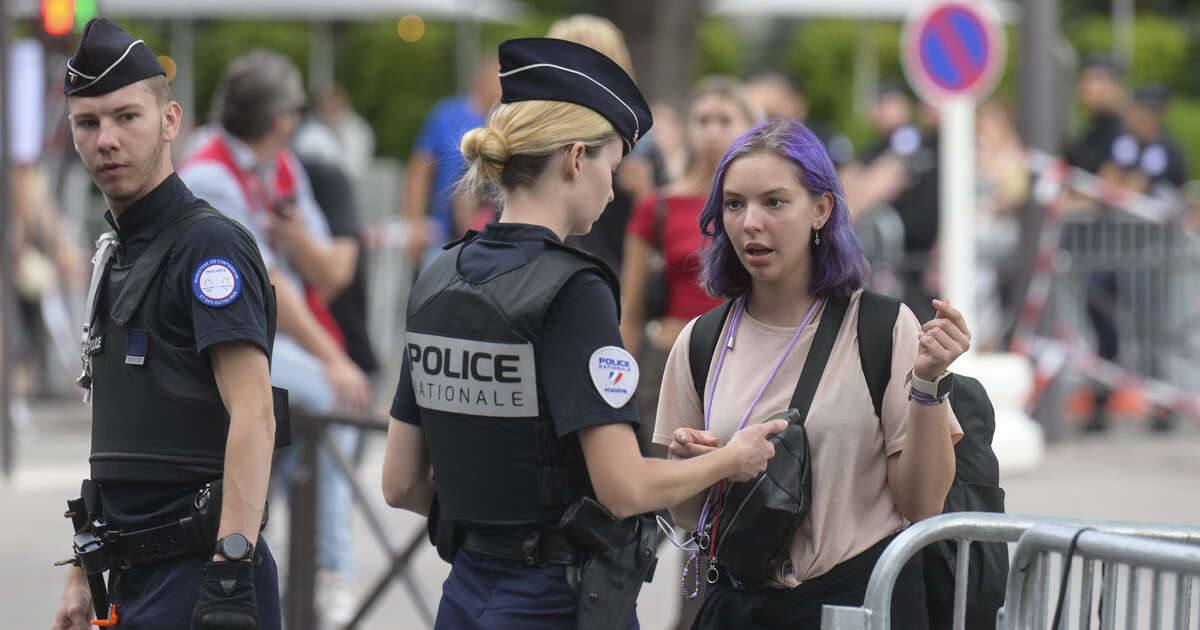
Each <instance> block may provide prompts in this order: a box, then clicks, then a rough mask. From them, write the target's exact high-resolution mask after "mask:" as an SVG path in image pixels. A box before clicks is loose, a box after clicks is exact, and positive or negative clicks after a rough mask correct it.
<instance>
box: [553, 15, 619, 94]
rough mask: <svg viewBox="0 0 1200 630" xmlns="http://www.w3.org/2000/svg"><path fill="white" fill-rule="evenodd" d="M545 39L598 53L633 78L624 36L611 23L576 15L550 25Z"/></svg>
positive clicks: (591, 16) (592, 16)
mask: <svg viewBox="0 0 1200 630" xmlns="http://www.w3.org/2000/svg"><path fill="white" fill-rule="evenodd" d="M546 37H551V38H554V39H565V40H567V41H569V42H575V43H576V44H583V45H584V46H587V47H588V48H591V49H593V50H596V51H599V52H601V53H603V54H604V56H605V57H608V58H609V59H612V60H613V61H614V62H616V64H617V65H618V66H621V69H622V70H624V71H625V74H628V75H629V78H631V79H632V78H634V76H633V58H632V57H631V56H630V54H629V47H628V46H626V45H625V36H624V35H622V34H621V29H619V28H617V26H616V25H615V24H613V23H612V22H610V21H608V20H606V19H604V18H602V17H596V16H594V15H587V14H583V13H580V14H577V15H572V16H571V17H567V18H563V19H561V20H558V21H556V22H555V23H554V24H551V25H550V31H549V32H548V33H546Z"/></svg>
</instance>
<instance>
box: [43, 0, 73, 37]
mask: <svg viewBox="0 0 1200 630" xmlns="http://www.w3.org/2000/svg"><path fill="white" fill-rule="evenodd" d="M73 28H75V0H42V29H44V30H45V31H46V34H47V35H66V34H67V33H70V32H71V29H73Z"/></svg>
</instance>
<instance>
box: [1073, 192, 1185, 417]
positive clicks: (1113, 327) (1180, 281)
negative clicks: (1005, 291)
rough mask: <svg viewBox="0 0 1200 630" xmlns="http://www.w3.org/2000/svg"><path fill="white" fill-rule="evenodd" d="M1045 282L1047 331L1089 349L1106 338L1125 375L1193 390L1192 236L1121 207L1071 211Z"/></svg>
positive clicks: (1097, 345)
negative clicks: (1051, 325)
mask: <svg viewBox="0 0 1200 630" xmlns="http://www.w3.org/2000/svg"><path fill="white" fill-rule="evenodd" d="M1052 282H1053V286H1054V287H1055V288H1054V291H1053V292H1052V293H1051V302H1052V309H1051V310H1052V312H1053V313H1054V314H1055V316H1056V320H1057V325H1056V326H1055V328H1056V330H1055V331H1054V332H1053V334H1054V336H1056V337H1058V338H1060V339H1065V340H1068V341H1071V340H1077V341H1080V342H1083V343H1085V344H1087V345H1089V346H1091V347H1093V348H1097V347H1099V345H1100V343H1101V336H1102V335H1106V334H1107V335H1111V336H1114V337H1115V345H1116V347H1115V348H1114V349H1115V350H1116V351H1117V355H1116V358H1115V363H1116V364H1117V365H1119V366H1120V367H1122V368H1124V369H1125V370H1126V371H1128V372H1129V373H1132V374H1136V375H1138V376H1139V377H1142V378H1148V379H1153V380H1156V381H1160V382H1162V383H1164V384H1167V385H1170V386H1174V387H1176V388H1179V389H1182V390H1183V391H1196V390H1197V389H1198V388H1200V373H1197V371H1196V370H1195V366H1196V362H1197V361H1198V360H1200V327H1198V326H1197V325H1196V324H1198V323H1200V309H1197V305H1198V304H1200V236H1198V235H1196V234H1191V233H1188V232H1187V231H1184V230H1181V229H1180V228H1179V227H1178V226H1177V225H1171V224H1162V223H1153V222H1150V221H1146V220H1143V219H1139V218H1137V217H1134V216H1132V215H1129V214H1125V213H1121V212H1115V211H1103V210H1098V211H1093V212H1079V213H1073V214H1070V215H1067V216H1066V217H1064V219H1063V223H1062V237H1061V240H1060V245H1059V250H1058V255H1057V257H1056V259H1055V264H1054V275H1053V280H1052ZM1120 380H1128V379H1120ZM1167 402H1169V401H1167Z"/></svg>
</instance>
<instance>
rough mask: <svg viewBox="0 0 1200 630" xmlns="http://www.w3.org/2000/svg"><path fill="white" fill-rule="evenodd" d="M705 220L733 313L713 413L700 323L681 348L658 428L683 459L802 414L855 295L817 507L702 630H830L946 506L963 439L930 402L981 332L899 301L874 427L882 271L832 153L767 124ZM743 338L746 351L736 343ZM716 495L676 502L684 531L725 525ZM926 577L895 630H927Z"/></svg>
mask: <svg viewBox="0 0 1200 630" xmlns="http://www.w3.org/2000/svg"><path fill="white" fill-rule="evenodd" d="M700 225H701V230H702V231H703V232H704V234H705V237H706V242H705V246H704V247H703V248H702V250H701V260H702V263H703V271H702V273H701V283H702V284H703V285H704V287H705V289H706V290H707V291H708V292H709V293H710V294H711V295H713V296H717V297H723V298H726V299H730V300H734V303H733V305H732V308H731V309H730V311H729V312H730V315H729V316H728V317H727V319H726V322H725V324H724V327H723V330H722V331H721V336H720V337H718V339H719V340H720V341H721V342H722V343H718V344H717V348H718V351H716V352H714V353H713V355H714V356H713V358H712V360H711V361H710V362H709V363H708V365H709V368H708V376H707V377H706V381H705V382H706V383H707V388H706V393H705V399H706V400H705V401H704V402H702V401H701V400H700V397H699V396H698V394H697V391H696V388H695V386H694V384H693V380H692V374H691V369H690V357H689V344H690V340H691V336H692V330H693V327H694V326H695V324H696V320H694V319H693V320H692V321H691V322H689V323H688V324H687V325H686V326H685V327H684V329H683V331H682V332H681V333H680V335H679V337H678V339H677V340H676V342H675V345H674V347H673V348H672V350H671V354H670V357H669V358H668V360H667V367H666V371H665V374H664V376H663V384H662V391H661V394H660V397H659V407H658V416H657V422H656V426H655V431H654V441H655V442H656V443H659V444H663V445H665V446H667V447H668V449H669V453H670V457H671V458H686V457H693V456H696V455H700V454H702V453H705V452H708V451H710V450H712V449H714V448H717V447H718V446H719V445H720V444H723V443H725V442H726V441H727V440H728V439H729V437H730V436H731V435H732V434H733V433H734V432H735V431H737V429H738V427H739V422H741V423H744V422H746V420H751V421H758V420H761V419H762V418H765V417H767V416H769V415H771V414H772V413H774V412H777V411H780V410H782V409H786V408H788V407H789V402H790V400H791V397H792V394H793V391H794V390H795V388H796V382H797V380H798V379H799V376H800V372H801V370H802V368H803V366H804V363H805V360H806V358H807V355H808V352H809V349H810V347H811V346H812V342H813V336H814V333H815V331H816V328H817V322H818V321H819V320H820V319H821V314H822V312H823V311H824V309H825V307H826V304H827V303H828V302H831V301H833V300H839V299H843V300H844V299H847V298H848V302H849V303H848V306H847V311H846V315H845V318H844V319H843V320H842V324H841V327H840V329H839V330H838V333H837V336H836V340H835V342H834V344H833V349H832V352H831V354H830V357H829V361H828V364H827V365H826V367H825V370H824V373H823V376H822V378H821V380H820V384H819V385H818V387H817V390H816V393H815V395H814V396H813V399H812V405H811V407H810V409H809V413H808V416H807V420H806V422H805V430H806V432H807V434H808V439H809V442H810V446H811V453H812V479H813V481H812V496H811V497H810V500H811V506H812V507H811V510H810V512H809V514H808V516H807V517H806V518H805V520H804V521H803V522H802V523H801V525H800V527H799V528H798V530H797V532H796V535H795V538H794V540H793V542H792V544H791V547H790V550H789V553H788V560H789V561H787V562H782V563H781V564H780V566H779V568H778V571H777V574H776V575H774V576H773V578H772V579H770V580H768V582H767V584H766V585H765V586H767V588H747V587H746V586H745V585H744V584H742V583H741V582H739V581H738V580H737V579H736V576H731V574H730V572H729V571H727V570H722V571H720V572H719V573H718V574H719V576H720V579H719V580H718V581H717V582H716V583H715V584H711V585H710V586H709V589H708V592H707V595H706V599H705V601H704V603H703V604H702V606H701V610H700V613H699V614H698V616H697V618H696V621H695V623H694V624H693V626H692V627H693V628H717V627H747V628H749V627H753V628H816V627H819V625H820V615H821V606H822V605H824V604H840V605H854V606H858V605H861V604H862V601H863V596H864V594H865V591H866V585H867V581H868V579H869V577H870V573H871V569H872V567H873V566H874V564H875V561H876V560H877V559H878V557H879V555H880V554H881V553H882V551H883V548H884V547H885V546H886V544H887V542H888V541H889V540H890V539H891V538H892V537H893V536H894V535H895V533H896V532H898V531H899V530H901V529H903V528H904V527H905V526H907V525H908V524H909V523H911V522H913V521H917V520H920V519H923V518H926V517H929V516H933V515H935V514H938V513H940V512H941V511H942V505H943V503H944V501H945V499H946V493H947V491H948V490H949V488H950V484H951V481H952V480H953V477H954V467H955V463H954V449H953V445H954V443H955V441H957V440H958V439H959V438H961V437H962V429H961V428H960V427H959V424H958V421H957V419H956V418H955V417H954V414H953V412H952V411H951V409H950V405H949V404H948V403H947V402H946V397H945V396H946V393H945V392H942V391H940V390H939V389H938V388H936V387H935V388H934V389H933V390H932V391H933V392H935V395H932V396H930V395H927V394H926V393H924V392H925V391H928V390H929V388H928V387H927V385H928V384H929V383H935V382H939V381H940V379H941V377H942V376H943V375H944V374H947V372H946V369H947V368H948V367H949V365H950V363H951V362H952V361H954V359H956V358H957V357H958V356H959V355H961V354H962V353H963V352H964V351H966V349H967V348H968V346H969V345H970V339H971V333H970V331H969V330H968V329H967V326H966V323H965V322H964V321H963V318H962V315H961V314H960V313H959V312H958V311H957V310H956V309H955V308H954V307H953V306H951V305H950V304H949V303H947V302H944V301H941V300H934V301H933V307H934V309H935V310H936V311H937V316H936V317H935V318H934V319H933V320H931V321H930V322H928V323H926V324H925V325H924V326H922V325H921V324H920V323H918V321H917V319H916V317H915V316H914V315H913V313H912V311H910V310H909V309H908V307H906V306H901V307H900V311H899V315H898V317H897V318H896V322H895V325H894V330H893V336H892V338H893V347H894V350H893V353H892V364H891V378H890V381H889V384H888V386H887V389H886V391H885V393H884V397H883V404H882V408H881V413H880V415H881V416H882V418H878V417H876V415H875V409H874V405H873V403H872V400H871V395H870V392H869V391H868V388H867V384H866V380H865V378H864V376H863V373H862V368H861V365H860V361H859V354H858V349H857V345H858V339H857V335H856V330H857V327H856V322H857V317H858V310H859V306H860V304H861V303H862V301H861V297H862V286H863V284H864V281H865V279H866V275H867V272H868V266H867V263H866V260H865V258H864V257H863V253H862V245H861V244H860V243H859V240H858V237H857V236H856V235H855V233H854V231H853V228H852V227H851V224H850V215H849V212H848V211H847V208H846V202H845V196H844V194H843V192H842V188H841V184H840V183H839V182H838V180H837V176H836V174H835V171H834V167H833V164H832V162H831V160H830V158H829V156H828V154H827V153H826V151H825V147H824V146H822V144H821V142H820V141H819V140H818V139H817V137H816V136H815V135H814V134H813V133H812V132H811V131H809V129H808V128H807V127H805V126H804V125H803V124H802V123H800V122H798V121H795V120H793V119H775V120H771V121H768V122H765V123H763V124H761V125H759V126H757V127H755V128H754V129H752V130H750V131H749V132H747V133H746V134H744V135H742V136H741V137H740V138H738V139H737V140H736V141H735V142H734V143H733V144H732V145H731V146H730V148H729V150H728V151H726V153H725V156H724V157H723V158H722V160H721V162H720V165H719V166H718V168H717V171H716V173H715V176H714V178H713V187H712V192H711V194H710V195H709V198H708V201H707V203H706V204H705V207H704V209H703V211H702V213H701V217H700ZM731 326H732V327H733V330H730V328H731ZM733 335H736V339H737V343H736V344H730V343H729V341H731V339H730V338H731V337H732V336H733ZM722 348H724V349H722ZM718 359H721V360H718ZM772 367H775V368H776V371H775V372H771V368H772ZM910 370H911V372H910ZM714 371H716V372H717V374H715V375H714V374H713V372H714ZM910 373H911V374H912V375H913V378H914V380H913V381H912V383H915V384H914V385H910V384H909V381H908V379H907V378H906V377H907V376H908V375H909V374H910ZM768 375H771V376H768ZM714 376H715V378H714ZM916 379H920V381H917V380H916ZM923 383H924V384H923ZM707 494H708V493H701V494H699V495H696V496H695V497H693V498H692V499H690V500H688V501H685V502H684V503H681V504H679V505H676V506H674V507H673V508H672V509H671V513H672V516H673V517H674V518H675V520H676V522H677V523H679V524H681V525H684V526H688V527H693V526H697V525H699V526H700V528H701V529H702V528H703V525H704V523H699V522H698V521H699V520H700V519H699V518H698V517H699V516H700V515H701V514H702V513H703V514H704V516H705V520H708V519H709V518H711V517H714V516H715V515H714V514H713V512H714V510H711V509H710V510H705V509H703V508H704V504H705V502H706V496H707ZM722 553H723V554H727V553H729V551H728V550H726V551H723V552H722ZM916 562H917V563H919V556H918V559H917V560H916ZM718 565H719V562H718ZM920 573H921V567H920V565H919V564H916V565H914V564H910V565H909V566H908V567H907V568H906V569H905V571H904V572H903V573H902V574H901V577H900V579H899V581H898V582H897V584H896V598H895V599H894V600H893V601H894V602H896V603H895V604H894V610H893V614H892V619H893V620H894V621H895V623H896V625H894V626H893V627H895V628H924V627H927V625H928V620H927V619H926V613H925V610H924V606H925V604H924V602H925V597H924V584H923V582H922V578H921V575H920ZM731 577H733V579H730V578H731ZM896 606H900V608H895V607H896Z"/></svg>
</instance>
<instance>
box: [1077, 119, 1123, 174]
mask: <svg viewBox="0 0 1200 630" xmlns="http://www.w3.org/2000/svg"><path fill="white" fill-rule="evenodd" d="M1121 127H1122V122H1121V117H1120V116H1119V115H1118V114H1111V113H1099V114H1094V115H1093V116H1092V118H1091V120H1089V121H1088V126H1087V129H1085V130H1084V132H1083V133H1082V134H1080V135H1079V137H1078V138H1076V139H1075V140H1074V141H1073V142H1072V143H1071V145H1070V146H1069V147H1067V152H1066V158H1067V162H1068V163H1069V164H1071V165H1072V166H1078V167H1079V168H1082V169H1083V170H1085V171H1088V172H1089V173H1097V172H1099V171H1100V167H1101V166H1103V165H1104V163H1105V162H1106V161H1108V160H1109V152H1110V151H1111V150H1112V146H1113V141H1114V140H1116V139H1117V136H1119V135H1121Z"/></svg>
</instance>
